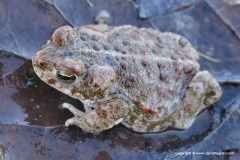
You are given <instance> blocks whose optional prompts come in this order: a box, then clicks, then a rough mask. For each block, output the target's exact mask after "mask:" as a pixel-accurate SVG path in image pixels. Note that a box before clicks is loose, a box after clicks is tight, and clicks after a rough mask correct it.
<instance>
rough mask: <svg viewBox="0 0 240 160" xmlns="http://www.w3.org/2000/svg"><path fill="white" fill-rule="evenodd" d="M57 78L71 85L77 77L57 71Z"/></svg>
mask: <svg viewBox="0 0 240 160" xmlns="http://www.w3.org/2000/svg"><path fill="white" fill-rule="evenodd" d="M57 78H58V79H59V80H60V81H61V82H64V83H67V84H70V83H73V82H74V81H75V80H76V76H75V75H74V74H72V73H70V72H67V71H63V70H60V71H57Z"/></svg>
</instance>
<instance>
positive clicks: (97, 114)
mask: <svg viewBox="0 0 240 160" xmlns="http://www.w3.org/2000/svg"><path fill="white" fill-rule="evenodd" d="M64 107H65V108H68V109H69V110H70V111H71V112H73V114H74V115H75V116H74V117H73V118H71V119H68V120H67V121H66V122H65V126H66V127H68V126H69V125H76V126H78V127H80V128H82V129H83V130H84V131H87V132H90V133H99V132H101V131H103V130H107V129H109V128H112V127H113V126H115V125H117V124H119V123H121V122H122V120H123V119H124V118H125V117H126V116H127V114H128V112H129V106H128V104H127V103H126V102H125V101H123V100H120V99H114V101H109V102H105V103H103V102H102V103H101V104H99V105H98V106H97V107H96V108H95V109H94V110H92V111H91V112H89V113H86V114H84V115H82V114H78V113H77V112H76V110H77V109H76V108H74V109H73V108H72V107H73V106H71V105H69V106H68V105H65V106H64Z"/></svg>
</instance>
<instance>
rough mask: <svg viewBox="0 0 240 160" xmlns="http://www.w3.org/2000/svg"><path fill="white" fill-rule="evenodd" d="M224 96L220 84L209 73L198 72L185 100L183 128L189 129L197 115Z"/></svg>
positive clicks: (188, 88)
mask: <svg viewBox="0 0 240 160" xmlns="http://www.w3.org/2000/svg"><path fill="white" fill-rule="evenodd" d="M221 95H222V90H221V87H220V85H219V83H218V82H217V81H216V80H215V79H214V78H213V76H212V75H211V74H210V73H209V72H208V71H200V72H198V73H197V74H196V75H195V76H194V77H193V79H192V80H191V82H190V83H189V85H188V87H187V90H186V94H185V97H184V100H183V117H182V118H183V119H182V123H181V124H182V126H179V128H188V127H189V126H190V125H191V124H192V122H193V121H194V119H195V117H196V116H197V114H198V113H199V112H200V111H201V110H202V109H204V108H206V107H208V106H209V105H211V104H213V103H214V102H216V101H217V100H218V99H219V98H220V97H221Z"/></svg>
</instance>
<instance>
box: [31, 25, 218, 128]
mask: <svg viewBox="0 0 240 160" xmlns="http://www.w3.org/2000/svg"><path fill="white" fill-rule="evenodd" d="M197 60H198V54H197V52H196V50H195V49H194V48H192V46H191V45H190V43H189V42H188V40H187V39H186V38H184V37H182V36H180V35H177V34H174V33H160V32H158V31H156V30H153V29H146V28H142V29H138V28H136V27H133V26H130V25H126V26H120V27H109V26H107V25H89V26H82V27H77V28H71V27H69V26H63V27H60V28H58V29H56V30H55V31H54V32H53V35H52V38H51V40H50V41H49V42H48V43H47V44H46V45H45V46H44V47H43V48H42V49H41V50H40V51H38V52H37V53H36V54H35V56H34V57H33V67H34V70H35V72H36V73H37V75H38V76H39V77H40V78H41V79H42V80H43V81H44V82H46V83H47V84H49V85H50V86H52V87H54V88H56V89H58V90H59V91H61V92H63V93H65V94H68V95H69V96H71V97H73V98H76V99H79V100H80V101H81V102H83V104H84V108H85V112H82V111H80V110H77V109H76V108H75V107H73V106H72V105H70V104H67V103H64V104H63V105H62V106H63V108H68V109H69V110H70V111H71V112H72V113H73V114H74V115H75V116H74V117H73V118H71V119H69V120H67V121H66V123H65V125H66V126H69V125H72V124H74V125H77V126H79V127H80V128H82V129H83V130H85V131H87V132H91V133H98V132H101V131H103V130H106V129H108V128H111V127H113V126H115V125H117V124H118V123H122V124H123V125H125V126H126V127H128V128H131V129H132V130H134V131H138V132H158V131H161V130H163V129H165V128H166V127H169V126H172V127H176V128H187V127H189V126H190V125H191V124H192V122H193V120H194V119H195V117H196V116H197V114H198V113H199V111H200V110H202V109H203V108H205V107H207V106H209V105H211V104H212V103H214V102H215V101H216V100H218V99H219V98H220V96H221V94H222V93H221V88H220V86H219V84H218V83H217V82H216V80H215V79H214V78H213V77H212V75H211V74H210V73H209V72H207V71H199V64H198V62H197Z"/></svg>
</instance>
